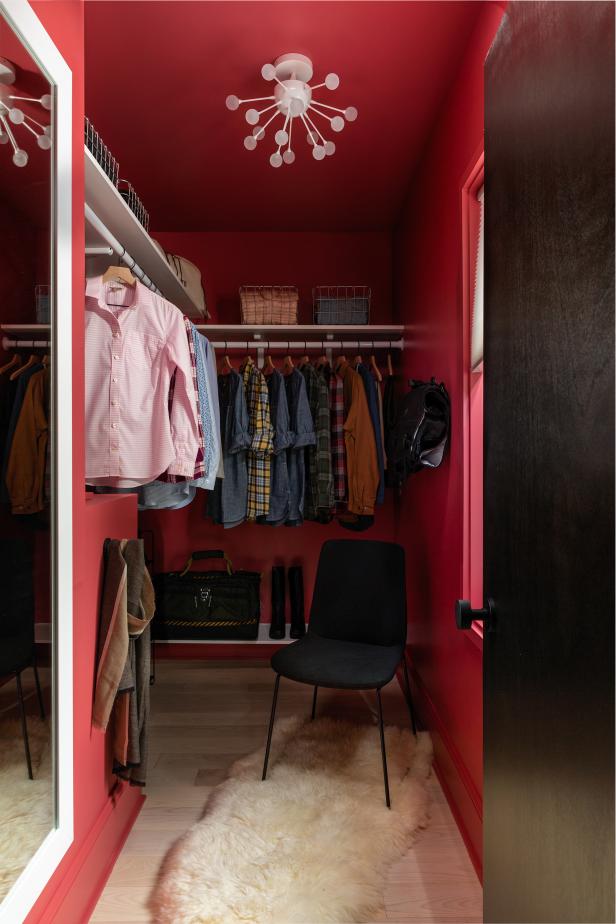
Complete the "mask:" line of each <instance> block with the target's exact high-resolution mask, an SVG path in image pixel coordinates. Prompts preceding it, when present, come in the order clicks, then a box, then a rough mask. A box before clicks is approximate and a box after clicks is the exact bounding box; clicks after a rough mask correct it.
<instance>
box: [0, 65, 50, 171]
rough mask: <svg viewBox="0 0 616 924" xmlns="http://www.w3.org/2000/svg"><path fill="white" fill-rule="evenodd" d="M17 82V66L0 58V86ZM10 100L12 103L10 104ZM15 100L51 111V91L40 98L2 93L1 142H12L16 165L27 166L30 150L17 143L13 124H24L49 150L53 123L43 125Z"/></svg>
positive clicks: (0, 111)
mask: <svg viewBox="0 0 616 924" xmlns="http://www.w3.org/2000/svg"><path fill="white" fill-rule="evenodd" d="M14 83H15V67H14V65H13V64H12V63H11V62H10V61H7V60H6V58H0V87H2V88H4V87H7V86H12V85H13V84H14ZM9 101H10V104H9ZM15 102H25V103H36V104H38V105H39V106H41V108H42V109H46V110H47V111H49V110H50V109H51V105H52V97H51V94H50V93H44V94H43V95H42V96H41V97H40V98H39V97H33V96H16V95H5V94H4V93H2V94H0V144H8V142H9V141H10V142H11V147H12V148H13V163H14V164H15V166H16V167H25V166H26V164H27V163H28V152H27V151H24V149H23V148H21V147H20V146H19V144H18V143H17V139H16V138H15V135H14V133H13V130H12V128H11V125H10V124H9V123H12V124H13V125H22V126H23V127H24V128H25V129H27V130H28V131H29V132H30V134H32V135H34V137H35V138H36V143H37V144H38V146H39V148H42V149H43V150H44V151H48V150H49V149H50V147H51V125H43V124H42V123H41V122H39V121H38V120H37V119H34V118H32V116H30V115H27V114H26V113H25V112H24V111H23V110H22V109H20V108H19V106H15V105H14V104H15Z"/></svg>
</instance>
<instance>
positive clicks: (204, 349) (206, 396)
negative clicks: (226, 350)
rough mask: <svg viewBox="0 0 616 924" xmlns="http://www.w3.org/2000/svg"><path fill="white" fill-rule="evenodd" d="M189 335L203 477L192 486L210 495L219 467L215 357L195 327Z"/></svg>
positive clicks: (206, 340)
mask: <svg viewBox="0 0 616 924" xmlns="http://www.w3.org/2000/svg"><path fill="white" fill-rule="evenodd" d="M192 335H193V340H194V344H195V354H196V360H197V381H198V387H199V402H200V409H201V418H202V422H203V438H204V444H205V460H204V461H205V464H204V468H205V471H204V474H203V477H202V478H200V479H198V480H197V481H195V486H196V487H198V488H204V489H206V490H208V491H210V490H211V489H212V488H213V487H214V484H215V482H216V475H217V473H218V469H219V466H220V408H219V403H218V376H217V374H216V354H215V353H214V347H213V346H212V345H211V343H210V341H209V340H208V339H207V337H204V336H203V334H200V333H199V331H198V330H197V328H196V327H195V326H194V325H192Z"/></svg>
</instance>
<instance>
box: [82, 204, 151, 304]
mask: <svg viewBox="0 0 616 924" xmlns="http://www.w3.org/2000/svg"><path fill="white" fill-rule="evenodd" d="M86 221H87V222H88V224H90V225H91V226H92V227H93V228H94V230H95V231H97V232H98V234H100V236H101V237H102V238H103V240H105V241H107V243H108V244H109V246H110V247H111V249H112V250H113V252H114V253H116V254H117V255H118V256H119V258H120V260H122V262H123V263H126V265H127V266H128V268H129V269H130V271H131V272H132V273H134V274H135V276H137V278H138V279H139V280H140V281H141V282H142V283H143V284H144V286H147V287H148V289H152V290H153V291H154V292H157V293H158V294H159V295H160V294H161V291H160V289H158V288H157V286H155V285H154V283H153V282H152V280H151V279H150V277H149V276H148V275H147V273H146V272H145V271H144V270H142V269H141V267H140V266H139V264H138V263H137V262H136V260H133V258H132V257H131V255H130V254H129V253H128V252H127V250H126V248H125V247H124V246H123V245H122V244H120V242H119V241H118V239H117V238H116V237H114V236H113V234H112V233H111V231H110V230H109V228H108V227H107V226H106V225H104V224H103V222H102V221H101V220H100V218H99V217H98V215H97V214H96V212H94V211H93V210H92V209H91V208H90V206H89V205H88V204H87V203H86ZM86 252H87V248H86Z"/></svg>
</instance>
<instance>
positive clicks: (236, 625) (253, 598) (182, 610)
mask: <svg viewBox="0 0 616 924" xmlns="http://www.w3.org/2000/svg"><path fill="white" fill-rule="evenodd" d="M205 558H223V559H224V560H225V562H226V565H227V569H226V571H200V572H197V571H191V567H192V563H193V561H200V560H201V559H205ZM155 586H156V618H155V620H154V623H155V637H156V638H157V639H160V640H161V641H162V640H166V639H182V640H185V641H201V640H202V639H245V640H246V641H248V640H250V641H252V640H254V639H256V638H257V636H258V633H259V620H260V618H261V600H260V588H261V575H260V573H259V572H258V571H234V570H233V566H232V564H231V562H230V560H229V559H228V558H227V556H226V555H225V553H224V552H222V551H221V550H220V549H215V550H212V551H207V552H193V553H192V555H191V556H190V558H189V559H188V562H187V564H186V567H185V568H184V570H183V571H171V572H169V573H167V574H159V575H158V576H157V578H156V581H155Z"/></svg>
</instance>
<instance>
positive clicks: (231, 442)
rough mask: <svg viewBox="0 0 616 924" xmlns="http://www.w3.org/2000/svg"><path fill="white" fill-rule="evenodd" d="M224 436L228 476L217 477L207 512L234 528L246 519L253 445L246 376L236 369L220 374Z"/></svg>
mask: <svg viewBox="0 0 616 924" xmlns="http://www.w3.org/2000/svg"><path fill="white" fill-rule="evenodd" d="M218 397H219V405H220V437H221V446H222V457H223V460H224V469H225V477H224V478H217V479H216V484H215V486H214V490H213V491H210V493H209V494H208V501H207V513H208V515H209V516H211V517H212V518H213V520H214V522H215V523H220V524H222V525H223V526H224V527H225V528H227V529H230V528H231V527H232V526H238V525H239V524H240V523H243V522H244V520H245V519H246V507H247V503H248V465H247V458H246V456H247V449H248V447H249V446H250V443H251V439H250V432H249V429H248V408H247V407H246V396H245V393H244V384H243V381H242V377H241V376H240V375H239V374H238V373H237V372H236V371H235V369H232V370H231V371H230V372H229V373H228V374H227V375H219V376H218Z"/></svg>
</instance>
